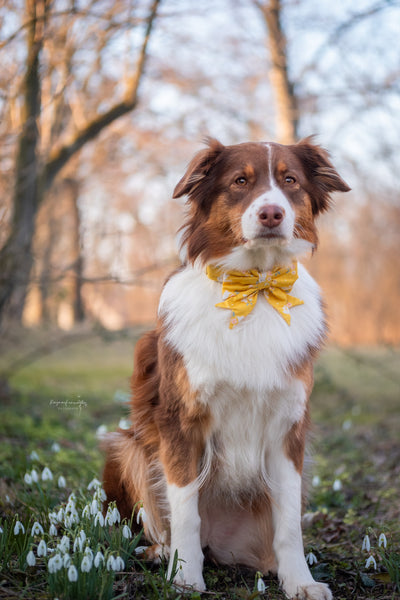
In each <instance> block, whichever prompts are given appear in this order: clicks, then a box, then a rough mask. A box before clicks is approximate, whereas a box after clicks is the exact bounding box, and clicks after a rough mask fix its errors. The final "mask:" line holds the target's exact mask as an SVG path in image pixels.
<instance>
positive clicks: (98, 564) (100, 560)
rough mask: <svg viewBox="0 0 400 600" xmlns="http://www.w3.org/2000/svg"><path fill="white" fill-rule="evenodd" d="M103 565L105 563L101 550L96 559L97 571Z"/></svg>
mask: <svg viewBox="0 0 400 600" xmlns="http://www.w3.org/2000/svg"><path fill="white" fill-rule="evenodd" d="M101 563H104V555H103V554H102V552H100V550H99V551H98V552H97V554H96V556H95V558H94V566H95V567H96V569H98V567H99V566H100V564H101Z"/></svg>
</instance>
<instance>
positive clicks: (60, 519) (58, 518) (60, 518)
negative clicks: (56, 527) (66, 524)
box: [57, 508, 64, 523]
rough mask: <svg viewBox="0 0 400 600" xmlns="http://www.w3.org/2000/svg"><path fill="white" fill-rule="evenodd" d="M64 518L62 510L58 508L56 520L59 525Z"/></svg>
mask: <svg viewBox="0 0 400 600" xmlns="http://www.w3.org/2000/svg"><path fill="white" fill-rule="evenodd" d="M63 518H64V509H63V508H60V510H59V511H58V513H57V520H58V522H59V523H62V520H63Z"/></svg>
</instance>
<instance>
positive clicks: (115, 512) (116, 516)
mask: <svg viewBox="0 0 400 600" xmlns="http://www.w3.org/2000/svg"><path fill="white" fill-rule="evenodd" d="M112 518H113V521H114V523H119V522H120V521H121V515H120V514H119V510H118V508H117V507H116V506H114V508H113V511H112Z"/></svg>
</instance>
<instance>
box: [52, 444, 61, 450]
mask: <svg viewBox="0 0 400 600" xmlns="http://www.w3.org/2000/svg"><path fill="white" fill-rule="evenodd" d="M60 450H61V447H60V444H58V443H57V442H53V443H52V445H51V451H52V452H60Z"/></svg>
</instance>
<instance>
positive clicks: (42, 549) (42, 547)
mask: <svg viewBox="0 0 400 600" xmlns="http://www.w3.org/2000/svg"><path fill="white" fill-rule="evenodd" d="M37 555H38V556H47V546H46V542H45V541H44V540H40V542H39V545H38V547H37Z"/></svg>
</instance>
